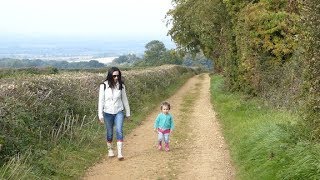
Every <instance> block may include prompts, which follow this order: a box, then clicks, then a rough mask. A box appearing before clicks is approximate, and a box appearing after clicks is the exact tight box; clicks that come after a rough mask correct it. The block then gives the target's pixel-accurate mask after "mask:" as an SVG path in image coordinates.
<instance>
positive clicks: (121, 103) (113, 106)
mask: <svg viewBox="0 0 320 180" xmlns="http://www.w3.org/2000/svg"><path fill="white" fill-rule="evenodd" d="M104 84H105V86H106V89H104V85H103V84H101V85H100V88H99V102H98V116H99V119H103V112H105V113H108V114H117V113H118V112H120V111H123V110H125V112H126V117H129V116H130V107H129V102H128V97H127V94H126V89H125V86H124V84H122V90H119V83H117V85H116V86H115V88H114V89H112V88H110V87H109V85H108V82H107V81H105V82H104Z"/></svg>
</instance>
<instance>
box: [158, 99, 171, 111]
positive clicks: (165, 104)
mask: <svg viewBox="0 0 320 180" xmlns="http://www.w3.org/2000/svg"><path fill="white" fill-rule="evenodd" d="M163 106H167V107H168V108H169V110H170V103H168V102H167V101H164V102H162V103H161V106H160V107H161V110H162V107H163Z"/></svg>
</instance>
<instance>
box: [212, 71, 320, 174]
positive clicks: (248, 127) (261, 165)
mask: <svg viewBox="0 0 320 180" xmlns="http://www.w3.org/2000/svg"><path fill="white" fill-rule="evenodd" d="M211 94H212V102H213V104H214V108H215V111H216V112H217V115H218V119H219V121H220V123H221V124H222V127H223V133H224V136H225V137H226V140H227V143H228V144H229V147H230V150H231V156H232V159H233V160H234V164H235V166H236V169H237V178H238V179H319V177H320V144H319V143H316V142H312V141H309V140H308V139H305V138H304V136H303V135H302V134H301V130H300V129H299V128H300V126H299V123H298V122H299V121H300V118H299V116H298V115H296V114H293V113H290V112H288V111H285V110H281V109H274V108H272V107H268V106H266V105H264V104H263V103H262V101H260V100H259V99H247V98H245V96H244V95H243V94H240V93H230V92H227V91H225V90H224V88H223V78H222V77H221V76H212V78H211Z"/></svg>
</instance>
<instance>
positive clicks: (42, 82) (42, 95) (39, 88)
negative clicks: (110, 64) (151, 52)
mask: <svg viewBox="0 0 320 180" xmlns="http://www.w3.org/2000/svg"><path fill="white" fill-rule="evenodd" d="M197 73H199V70H195V69H191V68H185V67H182V66H161V67H157V68H148V69H140V70H125V71H123V75H124V78H125V84H126V86H127V94H128V98H129V103H130V108H131V111H132V120H133V121H132V122H131V123H125V129H124V131H125V134H126V133H129V132H130V131H131V130H132V129H133V128H135V127H136V126H138V125H139V124H140V123H141V121H142V120H143V119H144V117H145V116H146V115H147V112H149V111H151V110H152V109H153V108H154V107H155V106H158V104H159V103H160V102H161V101H162V100H163V99H166V98H168V97H169V96H170V95H171V94H172V93H174V92H175V91H176V90H177V88H179V87H180V86H181V85H182V84H183V83H184V82H185V81H186V80H187V79H189V78H190V77H191V76H193V75H195V74H197ZM104 79H105V73H99V72H84V71H79V72H77V71H75V72H59V73H57V74H38V75H37V74H25V73H23V74H22V75H18V76H16V75H13V76H12V75H10V76H3V78H1V79H0V84H1V85H0V86H1V88H0V100H1V101H0V118H1V121H0V144H1V145H2V147H1V150H0V165H1V168H0V179H77V178H79V177H80V176H81V175H82V174H83V173H84V170H85V169H86V168H87V167H90V166H92V164H93V163H95V162H97V161H98V160H99V159H100V158H101V157H102V156H104V155H105V152H106V145H105V141H104V127H103V126H101V125H99V123H98V121H97V120H98V119H97V102H98V99H97V98H98V97H97V95H98V87H99V84H100V83H101V82H103V80H104Z"/></svg>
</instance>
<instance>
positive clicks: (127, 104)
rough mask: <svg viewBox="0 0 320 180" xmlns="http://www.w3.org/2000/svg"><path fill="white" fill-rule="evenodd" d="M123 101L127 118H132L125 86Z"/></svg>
mask: <svg viewBox="0 0 320 180" xmlns="http://www.w3.org/2000/svg"><path fill="white" fill-rule="evenodd" d="M121 99H122V103H123V106H124V109H125V110H126V117H130V106H129V101H128V97H127V93H126V88H125V86H124V84H123V85H122V92H121Z"/></svg>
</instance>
